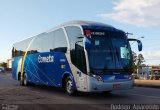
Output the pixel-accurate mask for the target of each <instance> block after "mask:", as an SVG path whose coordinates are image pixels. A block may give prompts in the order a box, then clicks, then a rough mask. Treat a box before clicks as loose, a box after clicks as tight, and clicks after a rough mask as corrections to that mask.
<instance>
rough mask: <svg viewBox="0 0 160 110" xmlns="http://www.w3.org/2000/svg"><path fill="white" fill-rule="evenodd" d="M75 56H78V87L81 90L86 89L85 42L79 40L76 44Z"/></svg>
mask: <svg viewBox="0 0 160 110" xmlns="http://www.w3.org/2000/svg"><path fill="white" fill-rule="evenodd" d="M75 57H76V67H77V68H78V69H77V73H76V79H77V86H78V87H77V89H78V90H80V91H85V90H86V89H87V75H86V74H87V70H86V58H85V52H84V46H83V42H81V41H78V42H76V44H75Z"/></svg>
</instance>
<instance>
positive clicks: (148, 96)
mask: <svg viewBox="0 0 160 110" xmlns="http://www.w3.org/2000/svg"><path fill="white" fill-rule="evenodd" d="M127 94H128V93H127ZM128 95H135V96H141V97H148V98H156V99H160V97H156V96H146V95H141V94H128Z"/></svg>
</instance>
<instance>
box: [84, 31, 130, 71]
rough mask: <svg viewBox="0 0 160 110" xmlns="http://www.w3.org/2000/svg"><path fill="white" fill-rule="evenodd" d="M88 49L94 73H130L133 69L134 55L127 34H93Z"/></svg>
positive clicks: (91, 68) (90, 64)
mask: <svg viewBox="0 0 160 110" xmlns="http://www.w3.org/2000/svg"><path fill="white" fill-rule="evenodd" d="M92 34H94V35H91V38H89V41H90V48H89V49H87V52H88V59H89V66H90V71H91V72H92V73H104V72H106V73H109V72H112V73H113V72H121V71H123V72H129V71H130V70H131V69H132V53H131V48H130V45H129V42H128V40H127V37H126V35H125V33H122V32H103V33H101V34H100V33H99V34H97V35H95V33H92Z"/></svg>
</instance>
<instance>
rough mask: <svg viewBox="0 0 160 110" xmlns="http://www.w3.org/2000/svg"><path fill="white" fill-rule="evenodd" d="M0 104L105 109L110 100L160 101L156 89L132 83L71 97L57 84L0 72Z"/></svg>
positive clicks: (16, 107)
mask: <svg viewBox="0 0 160 110" xmlns="http://www.w3.org/2000/svg"><path fill="white" fill-rule="evenodd" d="M0 104H1V107H0V109H2V110H7V109H6V108H12V110H13V109H14V110H21V109H22V110H28V109H30V110H33V109H36V110H50V109H56V110H58V109H65V110H72V109H74V110H85V109H86V110H93V109H96V110H98V109H100V110H109V109H111V105H114V104H120V105H128V104H160V89H158V88H145V87H135V88H134V89H132V90H123V91H114V92H112V93H111V94H108V95H104V94H101V93H81V94H79V95H78V96H74V97H73V96H68V95H66V94H65V92H64V91H63V90H62V89H59V88H53V87H46V86H36V85H34V86H29V87H22V86H19V82H18V81H15V80H13V79H12V77H11V73H0ZM159 106H160V105H159Z"/></svg>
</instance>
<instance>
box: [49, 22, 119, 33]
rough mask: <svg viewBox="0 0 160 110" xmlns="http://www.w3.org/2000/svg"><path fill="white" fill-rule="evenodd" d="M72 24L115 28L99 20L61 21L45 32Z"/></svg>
mask: <svg viewBox="0 0 160 110" xmlns="http://www.w3.org/2000/svg"><path fill="white" fill-rule="evenodd" d="M72 25H79V26H83V25H86V26H101V27H106V28H108V29H111V30H117V29H116V28H114V27H113V26H111V25H108V24H104V23H100V22H94V21H70V22H66V23H63V24H61V25H59V26H57V27H55V28H52V29H50V30H48V31H47V32H51V31H54V30H56V29H58V28H60V27H66V26H72Z"/></svg>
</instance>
